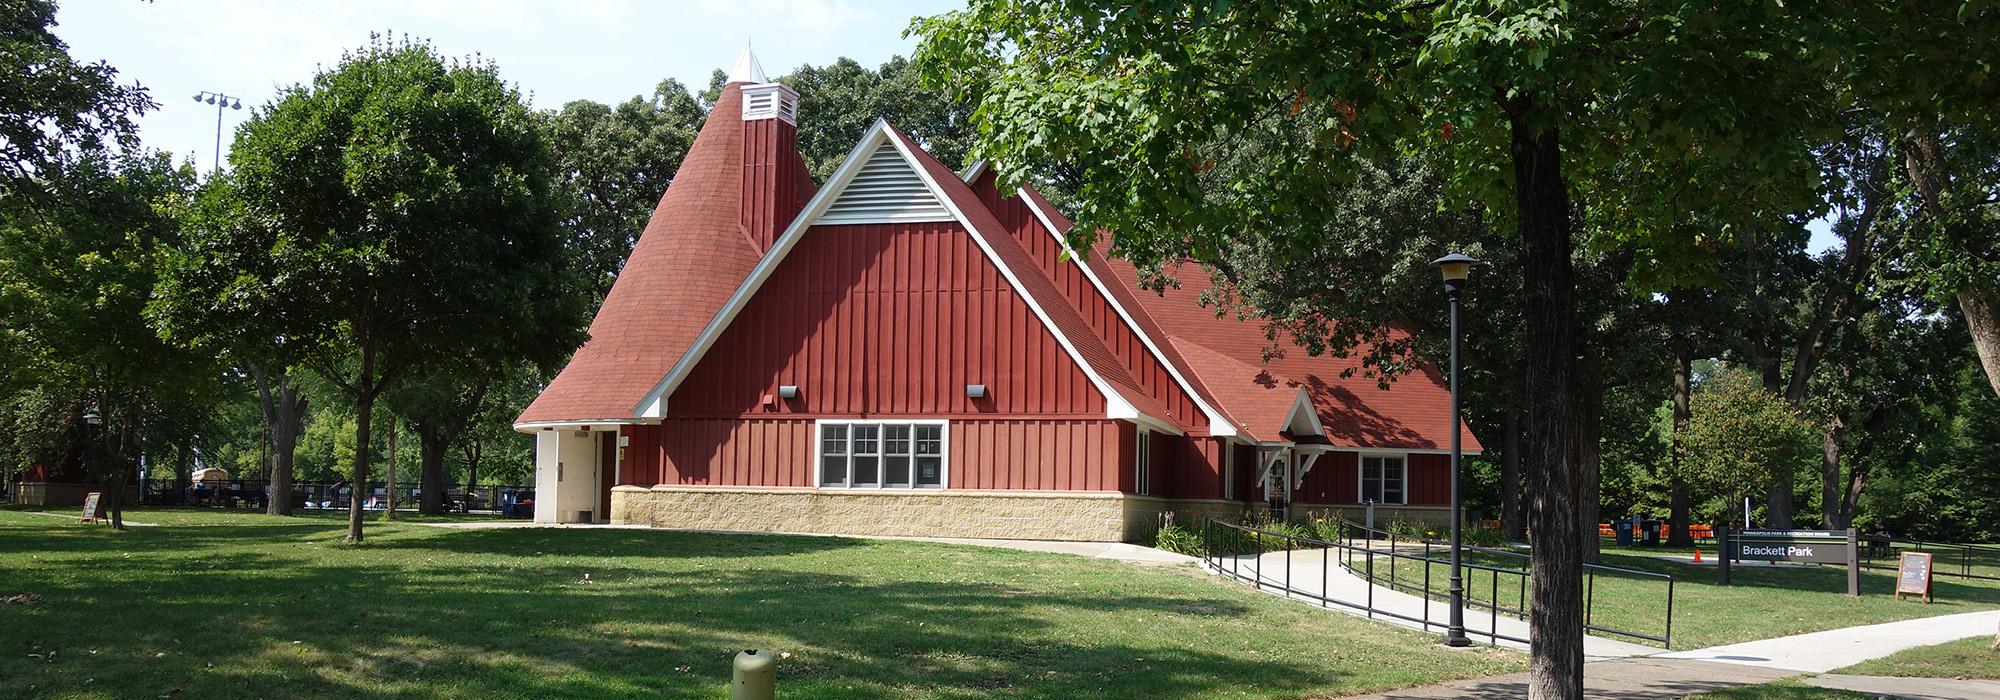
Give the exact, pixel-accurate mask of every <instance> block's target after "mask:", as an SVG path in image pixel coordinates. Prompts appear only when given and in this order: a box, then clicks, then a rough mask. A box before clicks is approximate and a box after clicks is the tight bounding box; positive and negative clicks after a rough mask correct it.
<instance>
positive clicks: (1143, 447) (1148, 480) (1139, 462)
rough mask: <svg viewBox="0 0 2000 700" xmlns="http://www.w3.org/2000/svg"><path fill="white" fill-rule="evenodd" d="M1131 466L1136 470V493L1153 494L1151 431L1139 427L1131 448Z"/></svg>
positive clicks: (1142, 494)
mask: <svg viewBox="0 0 2000 700" xmlns="http://www.w3.org/2000/svg"><path fill="white" fill-rule="evenodd" d="M1132 468H1133V469H1134V470H1135V471H1137V472H1138V476H1139V478H1138V480H1137V481H1135V482H1133V483H1134V484H1136V489H1137V493H1138V494H1139V495H1141V496H1150V495H1152V494H1153V431H1151V430H1147V429H1145V428H1140V429H1139V431H1138V437H1137V438H1136V442H1135V444H1134V445H1133V450H1132Z"/></svg>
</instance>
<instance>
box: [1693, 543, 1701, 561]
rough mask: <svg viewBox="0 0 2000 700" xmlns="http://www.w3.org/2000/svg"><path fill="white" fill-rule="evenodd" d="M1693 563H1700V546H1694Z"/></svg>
mask: <svg viewBox="0 0 2000 700" xmlns="http://www.w3.org/2000/svg"><path fill="white" fill-rule="evenodd" d="M1694 563H1696V564H1700V563H1701V548H1700V547H1696V548H1694Z"/></svg>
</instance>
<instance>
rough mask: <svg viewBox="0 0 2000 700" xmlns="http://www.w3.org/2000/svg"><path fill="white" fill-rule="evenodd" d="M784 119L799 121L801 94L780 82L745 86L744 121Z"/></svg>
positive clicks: (790, 122) (791, 122)
mask: <svg viewBox="0 0 2000 700" xmlns="http://www.w3.org/2000/svg"><path fill="white" fill-rule="evenodd" d="M756 119H783V120H785V123H786V124H798V123H799V94H798V93H796V92H792V89H791V88H788V87H785V86H783V85H780V84H778V83H762V84H759V85H745V86H743V121H746V122H747V121H751V120H756Z"/></svg>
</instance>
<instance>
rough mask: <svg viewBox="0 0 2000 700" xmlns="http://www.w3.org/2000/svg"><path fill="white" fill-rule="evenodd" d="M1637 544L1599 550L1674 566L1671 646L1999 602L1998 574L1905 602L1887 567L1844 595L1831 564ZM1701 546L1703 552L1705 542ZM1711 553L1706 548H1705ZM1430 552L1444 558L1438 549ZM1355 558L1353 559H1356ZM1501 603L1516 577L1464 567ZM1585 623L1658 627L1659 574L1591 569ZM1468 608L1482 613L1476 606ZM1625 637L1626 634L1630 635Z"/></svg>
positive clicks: (1645, 629) (1412, 571)
mask: <svg viewBox="0 0 2000 700" xmlns="http://www.w3.org/2000/svg"><path fill="white" fill-rule="evenodd" d="M1650 551H1651V548H1646V549H1644V550H1629V549H1607V550H1605V552H1604V556H1603V561H1604V563H1605V564H1606V565H1608V566H1614V567H1621V568H1627V569H1636V570H1639V571H1649V572H1657V573H1667V574H1672V575H1673V577H1674V616H1673V625H1674V628H1673V635H1672V636H1673V648H1675V649H1697V648H1701V647H1708V646H1715V645H1718V644H1730V643H1734V642H1744V641H1751V640H1757V639H1768V638H1771V637H1782V636H1786V635H1792V634H1801V633H1805V632H1816V631H1819V630H1825V629H1832V628H1836V627H1851V626H1855V625H1867V624H1874V623H1878V622H1893V621H1896V620H1905V619H1910V618H1917V617H1930V616H1934V615H1949V614H1953V613H1962V612H1971V611H1974V610H1987V609H1993V608H2000V581H1983V580H1977V579H1958V578H1951V577H1945V576H1939V577H1937V578H1936V579H1935V580H1934V582H1933V584H1932V585H1933V586H1934V590H1935V591H1936V594H1937V600H1936V602H1934V603H1932V604H1930V605H1924V604H1923V603H1921V602H1916V601H1911V600H1901V601H1899V600H1895V599H1894V597H1893V596H1892V595H1891V592H1892V591H1893V590H1894V587H1895V572H1894V571H1875V570H1863V571H1862V572H1861V593H1862V596H1861V597H1860V598H1849V597H1847V572H1846V570H1845V569H1842V568H1838V567H1818V566H1795V567H1794V566H1787V567H1749V566H1740V567H1736V568H1734V569H1732V570H1731V578H1732V585H1729V586H1720V585H1717V584H1716V582H1715V567H1713V566H1694V565H1692V564H1684V563H1678V562H1672V561H1666V560H1663V559H1658V558H1654V557H1651V556H1645V555H1644V554H1634V553H1628V552H1648V553H1650ZM1704 552H1707V550H1704ZM1709 553H1712V552H1709ZM1434 556H1436V557H1437V558H1439V559H1445V558H1448V557H1449V553H1448V552H1447V551H1446V550H1443V549H1438V550H1436V551H1435V552H1434ZM1466 561H1467V562H1469V563H1479V564H1486V565H1489V566H1495V567H1501V568H1514V569H1520V568H1524V567H1525V566H1526V560H1525V559H1522V558H1518V557H1505V556H1495V555H1487V554H1478V553H1472V554H1469V555H1468V556H1467V557H1466ZM1357 562H1359V559H1357ZM1387 567H1388V559H1387V557H1381V556H1378V557H1377V558H1376V562H1375V573H1376V575H1377V576H1378V577H1386V576H1387V575H1388V570H1387ZM1450 568H1451V567H1450V566H1449V565H1447V564H1443V563H1439V564H1432V565H1430V572H1429V575H1430V577H1431V579H1430V580H1431V587H1432V590H1434V591H1443V590H1444V589H1445V581H1446V580H1448V578H1449V575H1450V573H1449V572H1450ZM1424 569H1425V566H1424V565H1423V564H1422V563H1421V562H1417V561H1415V560H1410V559H1404V560H1401V561H1398V562H1397V565H1396V571H1395V577H1396V579H1397V580H1399V581H1403V582H1405V583H1406V584H1408V585H1411V586H1419V587H1420V586H1421V584H1422V581H1423V578H1424V575H1425V571H1424ZM1496 579H1497V582H1498V586H1497V589H1498V590H1497V594H1498V598H1499V600H1500V605H1501V606H1502V607H1505V608H1514V607H1517V606H1518V605H1519V604H1520V601H1521V586H1522V585H1523V582H1524V581H1525V579H1524V578H1523V577H1520V576H1513V575H1504V574H1503V575H1499V576H1497V577H1496V576H1493V575H1491V574H1489V573H1487V572H1485V571H1475V570H1468V573H1467V575H1466V591H1467V595H1468V596H1470V597H1471V598H1473V599H1476V600H1480V601H1487V600H1491V599H1492V598H1493V597H1494V596H1495V593H1496V591H1495V588H1496V587H1495V586H1494V582H1495V580H1496ZM1590 587H1591V588H1592V589H1594V590H1592V593H1593V595H1592V598H1593V600H1594V601H1595V604H1594V605H1593V606H1592V612H1591V622H1592V623H1593V624H1596V625H1599V626H1603V627H1611V628H1617V629H1625V630H1632V631H1636V632H1641V633H1645V634H1651V635H1660V634H1661V633H1662V632H1664V631H1665V620H1666V594H1667V589H1666V584H1665V583H1664V582H1662V581H1660V580H1658V579H1653V578H1644V577H1636V576H1626V575H1618V574H1599V575H1598V576H1596V578H1595V581H1594V582H1592V583H1591V584H1590ZM1467 614H1468V615H1486V614H1487V613H1486V612H1484V611H1479V612H1476V613H1475V612H1471V611H1468V613H1467ZM1628 641H1631V640H1628Z"/></svg>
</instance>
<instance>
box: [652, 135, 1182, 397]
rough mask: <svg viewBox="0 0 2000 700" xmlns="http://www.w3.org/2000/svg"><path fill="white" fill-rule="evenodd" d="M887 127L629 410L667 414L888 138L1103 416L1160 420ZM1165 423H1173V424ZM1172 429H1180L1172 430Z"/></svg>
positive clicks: (836, 174)
mask: <svg viewBox="0 0 2000 700" xmlns="http://www.w3.org/2000/svg"><path fill="white" fill-rule="evenodd" d="M888 126H889V124H888V122H886V121H884V120H881V119H876V120H875V123H874V125H872V126H870V127H868V132H867V133H865V134H863V135H862V136H861V140H860V141H859V142H858V143H856V144H854V148H853V150H850V151H848V153H847V159H846V160H844V161H842V162H841V164H840V167H839V168H838V169H836V170H834V171H833V176H832V177H829V178H827V184H826V186H825V187H823V188H821V189H820V190H819V192H818V193H816V194H814V195H813V198H812V200H811V201H809V202H807V203H806V206H805V209H803V210H801V211H800V212H799V215H798V217H797V218H795V219H793V220H792V223H791V225H790V226H788V227H786V228H785V232H784V233H783V234H781V235H779V236H778V239H777V240H776V241H774V242H773V243H772V245H771V249H770V251H768V252H766V253H765V254H764V257H763V259H761V260H758V261H757V265H756V266H755V267H753V268H751V270H750V276H749V277H747V278H745V279H744V280H743V284H742V285H741V286H739V287H737V289H736V292H735V293H734V294H732V295H730V297H729V301H727V302H726V303H724V304H723V306H722V310H721V311H720V312H718V313H716V315H715V318H712V319H709V322H708V325H707V326H705V327H703V328H702V331H701V335H699V336H696V337H695V341H694V343H693V344H692V345H690V346H689V347H688V350H687V352H686V353H683V354H682V355H681V357H680V359H678V360H676V361H675V362H674V366H673V367H672V368H670V369H668V370H667V375H666V376H665V377H661V378H660V381H659V382H658V383H657V384H655V385H654V386H653V389H652V391H649V392H646V395H645V396H644V397H643V398H641V399H640V400H639V403H638V405H636V406H634V407H632V412H633V413H634V414H635V415H636V416H638V417H641V418H660V417H664V416H665V415H666V412H667V397H669V396H672V395H673V392H674V389H676V388H679V387H680V384H681V382H682V381H683V380H686V379H687V376H688V374H690V373H692V372H693V371H694V367H695V365H696V364H697V363H699V362H700V361H701V358H702V356H704V355H706V354H708V350H709V348H711V347H714V345H715V341H716V339H718V338H720V337H721V336H722V331H723V330H724V329H727V328H728V327H729V324H730V323H733V322H735V320H736V314H737V313H739V312H741V311H742V310H743V307H744V306H746V305H748V304H749V303H750V298H751V297H752V296H755V295H756V293H757V290H758V289H759V288H762V287H763V286H764V281H765V280H767V279H770V277H771V274H772V273H773V272H775V271H776V270H777V268H778V264H779V263H781V262H783V261H784V259H785V257H786V256H788V255H789V254H790V253H791V251H792V248H793V247H794V246H796V245H798V242H799V239H801V238H803V237H804V235H805V232H806V231H807V230H809V229H811V228H812V226H813V225H814V224H815V223H817V222H818V221H819V218H820V216H821V215H822V214H824V213H825V212H826V209H827V207H828V206H830V205H831V204H832V203H833V201H834V200H835V199H837V198H838V197H839V196H840V193H841V191H843V190H845V189H847V185H848V183H850V182H852V181H853V180H854V176H855V174H856V173H858V172H859V171H860V170H861V166H862V165H863V164H864V163H866V162H867V160H868V157H869V156H871V155H873V154H874V153H875V152H876V149H877V148H879V147H881V145H882V143H883V142H885V141H886V142H888V143H890V144H894V146H895V148H896V151H897V152H898V153H901V154H902V156H903V159H904V161H905V162H907V163H908V164H909V166H910V169H911V170H914V171H915V172H916V173H917V176H918V177H919V178H920V179H921V180H922V181H923V182H924V184H925V186H926V187H929V188H930V191H931V194H933V195H936V196H937V198H938V201H939V202H942V203H943V204H944V206H945V208H946V209H947V210H949V211H950V212H951V214H952V217H953V218H954V219H955V220H957V221H958V223H959V225H961V226H964V227H965V230H966V233H967V234H968V235H970V236H971V237H972V240H973V242H975V243H977V244H978V245H979V249H980V250H981V251H984V252H985V253H986V257H987V259H988V260H989V261H991V262H992V263H993V266H994V267H995V268H998V269H999V270H1000V275H1001V276H1002V277H1005V278H1006V279H1007V282H1008V283H1009V284H1011V285H1013V287H1014V293H1015V294H1017V295H1019V296H1020V297H1021V299H1022V301H1025V302H1027V304H1028V308H1029V309H1030V310H1032V311H1034V312H1035V317H1036V318H1038V319H1041V321H1042V326H1043V327H1045V328H1047V329H1048V331H1049V333H1050V334H1051V335H1053V336H1055V338H1056V342H1057V343H1059V344H1061V345H1062V348H1063V350H1064V351H1065V352H1067V353H1069V357H1070V360H1071V361H1073V362H1075V363H1076V365H1077V367H1078V368H1079V369H1081V370H1082V371H1083V373H1084V376H1086V377H1089V379H1090V383H1091V385H1092V386H1095V387H1096V388H1097V391H1098V393H1099V394H1102V395H1103V396H1104V404H1105V407H1106V411H1105V414H1106V415H1105V417H1107V418H1113V419H1119V420H1129V421H1134V422H1146V421H1150V422H1158V421H1157V420H1154V419H1153V418H1152V417H1151V416H1145V415H1143V414H1141V413H1140V412H1139V410H1138V409H1137V408H1135V407H1134V406H1132V404H1131V402H1129V401H1126V400H1125V397H1124V396H1123V395H1121V394H1119V393H1118V392H1117V391H1115V390H1113V389H1112V387H1111V384H1110V382H1108V381H1105V379H1104V377H1103V376H1101V375H1099V374H1098V372H1097V369H1096V368H1095V367H1092V366H1091V365H1090V363H1089V362H1088V361H1086V360H1085V359H1084V358H1083V354H1082V353H1081V352H1078V351H1077V349H1076V345H1075V344H1074V343H1072V342H1070V339H1069V337H1068V336H1066V335H1064V334H1063V332H1062V329H1060V328H1057V327H1056V325H1055V322H1054V321H1053V320H1051V319H1050V318H1049V315H1048V312H1047V311H1046V310H1044V309H1043V308H1042V307H1041V305H1040V304H1039V303H1036V301H1035V297H1034V296H1033V295H1031V294H1029V293H1028V290H1027V288H1026V287H1023V286H1022V285H1021V280H1020V278H1019V277H1016V276H1015V274H1014V271H1013V270H1012V269H1010V268H1008V267H1007V265H1006V263H1004V262H1002V261H1001V260H1000V256H999V255H998V254H996V253H995V252H994V251H993V247H992V246H991V245H990V244H988V243H987V242H986V238H985V236H982V235H980V233H979V229H978V228H975V227H974V226H973V225H972V221H971V220H970V219H967V218H966V216H965V212H963V211H960V210H959V209H958V205H957V204H956V203H954V202H953V201H952V200H951V197H949V196H947V195H946V194H945V192H944V189H943V188H941V187H939V186H938V183H937V181H936V180H934V179H932V178H931V175H930V172H929V171H928V170H926V169H925V168H924V167H923V166H921V165H920V164H918V163H917V161H916V158H915V157H914V156H912V155H911V154H910V152H909V147H908V146H907V145H906V144H904V143H902V141H901V140H900V139H896V138H892V137H891V136H890V135H889V129H888ZM1168 427H1169V428H1171V427H1172V426H1168ZM1174 432H1179V431H1178V430H1175V431H1174Z"/></svg>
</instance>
